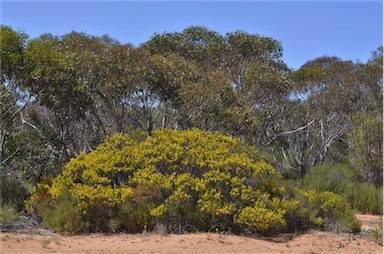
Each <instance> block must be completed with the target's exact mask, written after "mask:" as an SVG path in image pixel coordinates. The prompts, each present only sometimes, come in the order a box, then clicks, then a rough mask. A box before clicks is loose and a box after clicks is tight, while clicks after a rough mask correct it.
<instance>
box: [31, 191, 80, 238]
mask: <svg viewBox="0 0 384 254" xmlns="http://www.w3.org/2000/svg"><path fill="white" fill-rule="evenodd" d="M76 205H77V202H76V200H75V199H74V198H73V196H72V194H71V193H70V192H69V191H68V190H63V191H62V193H61V194H60V196H58V197H57V199H56V200H49V201H48V200H45V202H44V204H43V205H39V206H38V208H37V209H38V212H39V213H40V214H41V216H42V217H43V224H44V225H45V226H47V227H49V228H51V229H52V230H54V231H56V232H69V233H78V232H80V231H82V230H83V229H84V227H85V225H84V221H83V217H82V214H81V213H80V210H79V209H78V207H77V206H76Z"/></svg>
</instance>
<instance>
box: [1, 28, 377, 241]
mask: <svg viewBox="0 0 384 254" xmlns="http://www.w3.org/2000/svg"><path fill="white" fill-rule="evenodd" d="M0 42H1V43H0V49H1V50H0V59H1V86H0V110H1V112H0V121H1V122H0V127H1V128H0V184H1V191H0V223H1V225H2V226H4V225H8V226H9V225H11V224H12V223H13V222H15V221H17V220H18V219H19V218H23V220H24V219H25V218H26V213H27V212H26V210H27V209H28V211H29V212H31V215H30V217H29V218H38V219H39V220H41V221H42V223H43V224H44V225H46V226H47V227H49V228H50V229H52V230H54V231H57V232H72V233H82V232H99V231H103V232H119V231H122V232H141V231H143V229H145V230H146V229H148V230H154V229H158V228H162V229H164V228H166V230H167V231H168V232H171V233H182V232H191V231H218V230H220V232H222V231H226V232H233V233H237V234H258V235H274V234H278V233H281V232H296V230H306V229H310V228H318V229H324V230H335V231H348V232H358V231H359V228H360V224H359V222H358V221H356V220H355V218H354V213H355V212H361V213H370V214H381V215H382V214H383V170H382V169H383V142H382V141H383V106H382V101H383V75H382V74H383V47H382V46H380V45H378V46H379V47H378V48H377V49H375V50H374V51H372V52H371V53H372V54H371V57H370V58H369V59H368V60H367V61H366V62H364V63H363V62H360V61H352V60H348V59H346V60H343V59H340V58H338V57H336V56H319V57H317V58H315V59H308V61H307V62H306V63H305V64H304V65H303V66H301V67H300V68H299V69H298V70H294V69H291V68H289V67H288V65H287V64H286V63H285V62H284V60H283V46H282V45H281V43H280V42H278V41H277V40H275V39H273V38H270V37H265V36H260V35H257V34H249V33H247V32H245V31H240V30H238V31H234V32H228V33H226V34H220V33H218V32H216V31H212V30H209V29H208V28H205V27H200V26H191V27H187V28H186V29H184V30H183V31H180V32H164V33H157V34H154V35H153V36H152V37H151V38H150V39H149V40H148V41H146V42H144V43H143V44H141V45H139V46H133V45H131V44H123V43H120V42H119V41H117V40H115V39H113V38H111V37H109V36H107V35H104V36H93V35H88V34H85V33H80V32H75V31H74V32H71V33H68V34H65V35H61V36H55V35H52V34H50V33H46V34H42V35H41V36H38V37H36V38H30V37H29V36H28V35H27V34H26V33H24V32H23V31H16V30H14V29H12V28H11V27H9V26H3V25H1V26H0ZM31 224H34V223H31ZM2 228H3V227H2ZM377 234H378V235H379V232H378V233H377Z"/></svg>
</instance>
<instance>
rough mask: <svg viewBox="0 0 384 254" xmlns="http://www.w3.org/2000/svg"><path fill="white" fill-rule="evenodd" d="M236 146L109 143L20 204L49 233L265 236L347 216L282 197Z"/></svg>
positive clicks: (158, 139)
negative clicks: (160, 229)
mask: <svg viewBox="0 0 384 254" xmlns="http://www.w3.org/2000/svg"><path fill="white" fill-rule="evenodd" d="M281 180H282V179H281V176H280V175H279V173H278V172H277V171H276V170H275V169H274V168H273V167H272V166H271V165H269V164H267V163H266V162H265V161H264V160H263V157H262V155H261V154H260V153H259V152H257V151H256V150H254V149H253V148H252V147H250V146H248V145H246V144H244V143H242V142H241V141H240V140H238V139H235V138H231V137H228V136H225V135H222V134H209V133H206V132H202V131H199V130H194V131H171V130H164V131H154V132H153V136H149V137H147V138H145V137H143V136H140V135H135V136H133V135H131V136H129V135H123V134H116V135H114V136H112V137H110V138H107V139H106V140H105V142H104V143H102V144H101V145H99V147H98V148H97V149H96V150H95V151H93V152H91V153H88V154H85V153H83V154H80V155H79V156H78V157H77V158H75V159H72V160H71V161H70V162H69V163H68V164H67V165H66V170H65V171H64V172H63V173H62V174H61V175H59V176H57V177H56V178H55V179H53V180H52V183H45V184H40V185H39V186H38V187H37V190H36V192H35V193H34V195H33V196H32V197H31V199H29V201H28V206H29V209H30V210H33V209H35V210H37V212H38V213H39V214H40V215H41V216H42V217H43V221H44V223H45V224H46V225H47V226H48V227H50V228H52V229H54V230H56V231H69V232H81V231H115V230H124V231H126V232H140V231H141V230H143V228H148V229H153V228H155V227H156V225H166V226H167V228H168V230H169V231H170V232H185V231H188V230H199V231H210V230H220V231H232V232H234V233H244V232H252V233H256V234H263V235H267V234H274V233H279V232H283V231H293V230H299V229H302V228H310V227H314V226H319V227H326V226H327V225H331V224H335V223H336V222H337V221H339V220H341V219H345V220H346V221H348V222H352V221H353V220H354V216H353V213H352V211H351V210H350V207H349V205H348V203H347V202H345V201H344V200H343V199H342V198H341V197H340V196H338V195H336V194H334V193H331V192H314V191H310V192H305V191H302V190H299V189H294V190H293V191H292V192H289V191H287V190H286V189H285V188H284V187H283V185H281V184H280V182H281Z"/></svg>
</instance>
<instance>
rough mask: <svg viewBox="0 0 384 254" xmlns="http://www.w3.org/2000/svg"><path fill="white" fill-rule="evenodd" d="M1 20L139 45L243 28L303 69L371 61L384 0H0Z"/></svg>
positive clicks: (36, 30)
mask: <svg viewBox="0 0 384 254" xmlns="http://www.w3.org/2000/svg"><path fill="white" fill-rule="evenodd" d="M1 23H2V24H4V25H9V26H11V27H12V28H13V29H22V30H24V32H26V33H27V34H28V35H29V36H30V37H31V38H35V37H37V36H39V35H41V34H42V33H46V32H48V33H52V34H55V35H64V34H66V33H69V32H71V31H73V30H74V31H77V32H85V33H88V34H92V35H103V34H109V35H110V36H111V37H113V38H115V39H118V40H119V41H120V42H122V43H132V44H134V45H136V46H137V45H139V44H140V43H143V42H145V41H147V40H148V39H149V38H150V37H151V36H152V35H153V34H154V33H156V32H157V33H161V32H164V31H167V32H174V31H182V30H183V29H185V28H186V27H188V26H192V25H200V26H205V27H207V28H209V29H212V30H215V31H217V32H219V33H221V34H225V33H226V32H232V31H235V30H238V29H240V30H243V31H246V32H248V33H252V34H259V35H262V36H268V37H272V38H274V39H276V40H278V41H280V42H281V43H282V46H283V48H284V55H283V59H284V60H285V62H286V63H287V65H288V66H289V67H292V68H294V69H298V68H299V67H300V66H301V65H303V64H304V63H305V62H306V61H308V60H311V59H314V58H316V57H319V56H323V55H329V56H338V57H340V58H342V59H344V60H348V59H350V60H354V61H356V60H360V61H362V62H366V61H367V60H368V59H369V57H370V56H371V52H372V51H373V50H375V49H376V48H377V47H379V46H381V45H382V43H383V5H382V1H379V0H377V1H375V0H371V1H369V0H368V1H336V2H335V1H303V0H302V1H287V0H286V1H269V2H268V1H238V2H235V1H195V2H193V1H189V2H182V1H168V2H164V1H160V0H158V1H143V2H138V1H128V0H126V1H124V0H120V1H112V2H111V1H100V0H99V1H90V0H88V1H86V0H85V1H82V2H77V1H74V0H72V1H59V2H58V1H40V2H37V1H32V0H29V1H28V0H24V1H20V0H3V1H2V3H1Z"/></svg>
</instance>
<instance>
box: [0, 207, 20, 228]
mask: <svg viewBox="0 0 384 254" xmlns="http://www.w3.org/2000/svg"><path fill="white" fill-rule="evenodd" d="M15 219H17V210H16V209H15V207H13V206H12V205H9V204H1V206H0V225H5V224H7V223H10V222H12V221H14V220H15Z"/></svg>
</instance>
